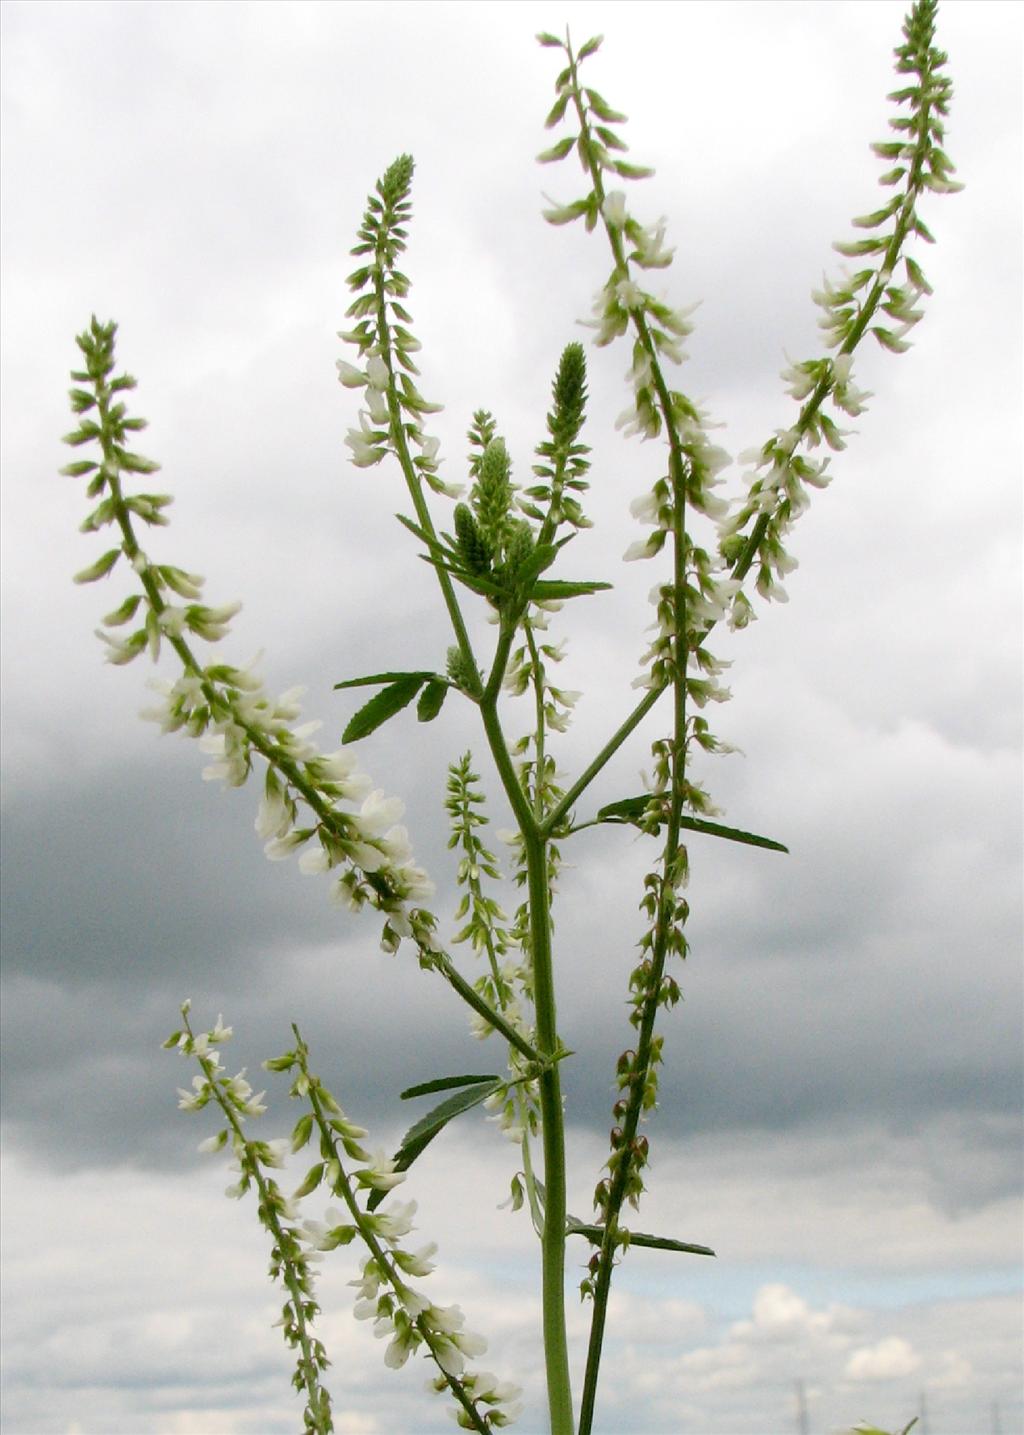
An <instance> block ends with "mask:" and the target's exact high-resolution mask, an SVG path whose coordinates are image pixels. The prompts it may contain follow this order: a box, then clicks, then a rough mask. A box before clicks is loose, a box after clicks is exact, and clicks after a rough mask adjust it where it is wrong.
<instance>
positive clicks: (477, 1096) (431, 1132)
mask: <svg viewBox="0 0 1024 1435" xmlns="http://www.w3.org/2000/svg"><path fill="white" fill-rule="evenodd" d="M453 1079H454V1080H462V1081H466V1080H467V1078H465V1077H462V1078H458V1077H456V1078H450V1077H448V1078H442V1082H443V1081H451V1080H453ZM469 1079H470V1080H472V1082H473V1084H472V1085H470V1086H467V1087H466V1088H465V1089H464V1090H462V1091H458V1092H456V1094H455V1095H454V1096H450V1097H449V1098H448V1100H447V1101H442V1102H441V1104H440V1106H435V1107H434V1109H433V1111H428V1113H427V1114H426V1116H424V1117H423V1118H422V1119H421V1120H419V1121H417V1122H416V1124H415V1126H410V1127H409V1130H408V1131H407V1132H406V1133H405V1135H404V1136H403V1138H402V1144H401V1146H400V1147H399V1148H398V1150H397V1151H396V1152H395V1170H396V1171H408V1169H409V1167H410V1166H411V1165H412V1163H413V1162H414V1161H415V1160H416V1158H417V1157H418V1156H420V1155H422V1153H423V1152H424V1151H425V1150H426V1148H427V1147H428V1146H429V1145H430V1143H431V1141H433V1139H434V1137H435V1136H437V1135H438V1133H439V1132H441V1131H443V1130H444V1128H445V1127H446V1126H447V1125H448V1122H449V1121H451V1120H453V1119H454V1117H456V1116H460V1115H461V1114H462V1112H463V1111H471V1110H472V1109H473V1107H474V1106H479V1105H480V1104H481V1103H482V1102H484V1101H486V1100H487V1098H488V1097H489V1096H491V1095H492V1094H493V1093H494V1092H495V1091H497V1090H498V1088H499V1087H500V1085H501V1080H500V1078H499V1077H497V1076H492V1077H485V1078H483V1079H481V1078H479V1077H474V1078H469ZM431 1085H432V1083H431V1082H427V1083H426V1084H425V1088H416V1087H412V1088H410V1091H415V1090H425V1089H429V1088H430V1086H431ZM434 1089H435V1090H442V1089H443V1085H439V1086H435V1088H434ZM408 1094H409V1093H408V1092H404V1093H403V1095H408ZM386 1195H387V1192H386V1191H374V1192H373V1193H372V1195H371V1196H370V1199H369V1200H368V1201H367V1203H366V1205H367V1209H368V1210H370V1211H373V1210H375V1209H376V1208H377V1206H379V1205H380V1203H381V1201H383V1199H384V1197H385V1196H386Z"/></svg>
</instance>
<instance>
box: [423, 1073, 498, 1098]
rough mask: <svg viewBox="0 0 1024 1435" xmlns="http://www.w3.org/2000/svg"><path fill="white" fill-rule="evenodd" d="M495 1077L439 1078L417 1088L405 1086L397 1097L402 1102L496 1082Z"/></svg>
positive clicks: (425, 1082)
mask: <svg viewBox="0 0 1024 1435" xmlns="http://www.w3.org/2000/svg"><path fill="white" fill-rule="evenodd" d="M497 1080H498V1078H497V1077H496V1076H492V1075H487V1076H439V1077H437V1078H436V1079H435V1080H434V1081H424V1082H421V1083H420V1085H419V1086H407V1087H406V1089H405V1090H404V1091H402V1092H399V1095H400V1097H401V1099H402V1100H403V1101H411V1100H412V1098H413V1097H414V1096H430V1095H431V1094H432V1093H433V1092H435V1091H451V1089H452V1087H453V1086H479V1085H481V1084H482V1083H483V1082H485V1081H497Z"/></svg>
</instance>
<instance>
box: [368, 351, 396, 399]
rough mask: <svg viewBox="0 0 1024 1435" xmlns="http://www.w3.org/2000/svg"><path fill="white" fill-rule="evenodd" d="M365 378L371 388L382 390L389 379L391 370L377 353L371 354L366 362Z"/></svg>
mask: <svg viewBox="0 0 1024 1435" xmlns="http://www.w3.org/2000/svg"><path fill="white" fill-rule="evenodd" d="M366 378H367V382H368V384H369V386H370V388H371V389H377V390H378V391H383V390H384V389H386V388H387V386H388V384H389V383H390V381H391V370H390V369H389V368H388V366H387V364H386V363H385V362H384V360H383V359H382V358H381V356H380V355H379V354H372V355H371V356H370V358H369V359H368V360H367V362H366Z"/></svg>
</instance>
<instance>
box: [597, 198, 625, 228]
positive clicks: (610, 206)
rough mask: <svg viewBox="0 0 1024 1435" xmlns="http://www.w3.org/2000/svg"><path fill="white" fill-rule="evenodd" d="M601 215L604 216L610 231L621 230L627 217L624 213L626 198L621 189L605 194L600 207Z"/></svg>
mask: <svg viewBox="0 0 1024 1435" xmlns="http://www.w3.org/2000/svg"><path fill="white" fill-rule="evenodd" d="M601 213H602V214H603V215H604V218H605V221H606V222H607V224H608V226H609V228H610V229H621V228H622V227H623V226H624V224H625V223H626V220H627V219H628V218H629V215H628V214H627V212H626V196H625V193H624V192H623V191H622V190H621V189H613V190H612V191H611V193H609V194H606V195H605V197H604V203H603V204H602V205H601Z"/></svg>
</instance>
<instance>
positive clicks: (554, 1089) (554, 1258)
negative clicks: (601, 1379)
mask: <svg viewBox="0 0 1024 1435" xmlns="http://www.w3.org/2000/svg"><path fill="white" fill-rule="evenodd" d="M523 838H524V841H525V844H526V865H527V874H528V879H529V894H530V937H531V947H532V957H533V985H534V1001H535V1006H536V1016H537V1045H538V1047H539V1049H540V1052H541V1054H542V1055H543V1056H546V1057H548V1058H549V1059H550V1058H553V1057H554V1055H555V1053H556V1052H557V1051H558V1045H559V1043H558V1029H557V1022H556V1014H555V981H554V967H553V962H552V954H551V913H550V908H549V900H550V899H549V894H548V873H547V866H548V853H547V842H546V840H545V839H544V838H543V837H541V836H540V835H539V834H537V833H536V832H524V833H523ZM538 1087H539V1097H540V1114H541V1135H542V1142H543V1149H544V1191H545V1195H544V1228H543V1232H542V1235H541V1265H542V1270H541V1288H542V1299H543V1321H544V1360H545V1368H546V1373H547V1386H548V1409H549V1411H550V1416H551V1435H573V1431H574V1428H575V1427H574V1425H573V1414H572V1386H571V1382H570V1378H569V1351H568V1344H567V1339H566V1330H565V1214H566V1213H565V1125H564V1120H563V1115H562V1091H561V1082H560V1080H559V1073H558V1065H557V1063H554V1062H553V1063H552V1065H550V1066H548V1067H547V1069H546V1070H544V1071H543V1072H542V1073H541V1075H540V1078H539V1081H538Z"/></svg>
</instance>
